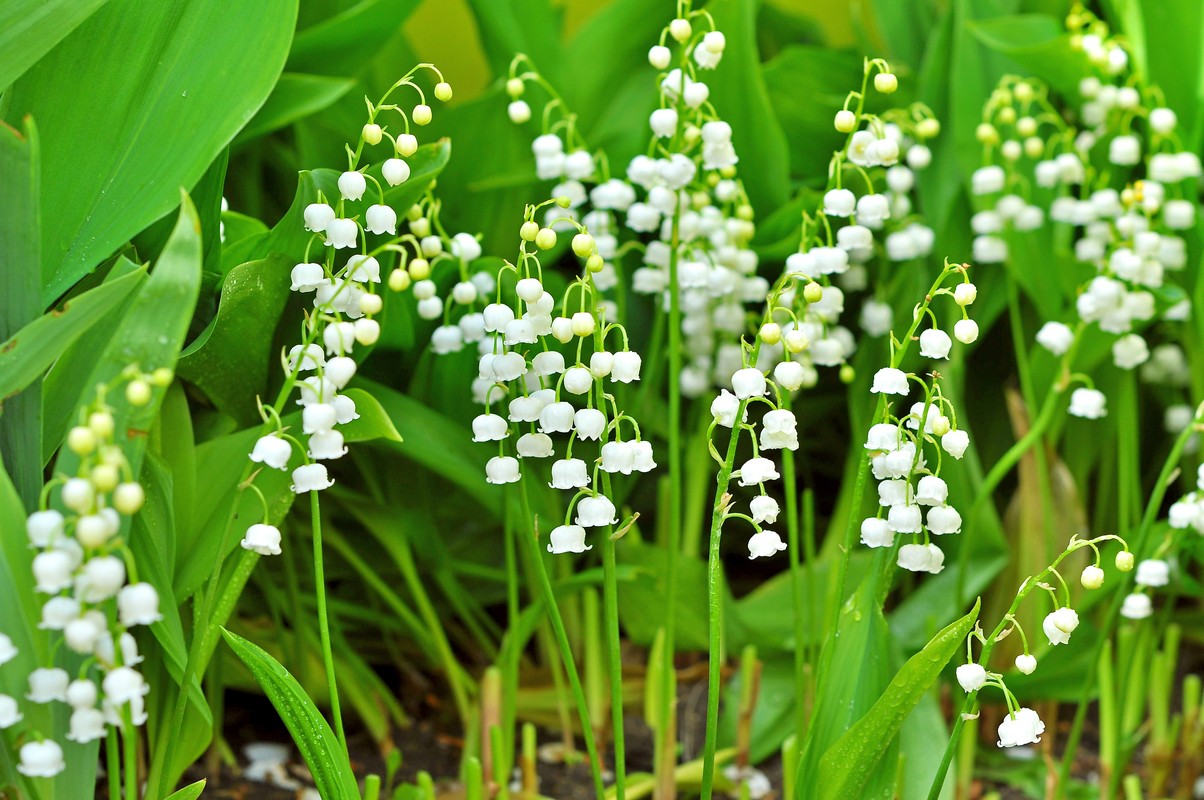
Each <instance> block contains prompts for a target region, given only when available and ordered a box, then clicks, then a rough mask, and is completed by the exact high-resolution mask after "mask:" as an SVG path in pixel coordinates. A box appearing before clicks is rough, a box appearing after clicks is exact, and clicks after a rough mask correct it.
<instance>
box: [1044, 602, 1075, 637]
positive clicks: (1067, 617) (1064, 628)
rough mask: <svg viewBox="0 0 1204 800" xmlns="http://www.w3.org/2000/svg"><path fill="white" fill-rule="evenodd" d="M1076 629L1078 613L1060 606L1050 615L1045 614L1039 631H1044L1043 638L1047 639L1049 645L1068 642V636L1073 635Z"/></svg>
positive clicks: (1067, 607)
mask: <svg viewBox="0 0 1204 800" xmlns="http://www.w3.org/2000/svg"><path fill="white" fill-rule="evenodd" d="M1077 627H1079V615H1078V612H1076V611H1075V610H1074V609H1073V608H1070V607H1069V606H1062V607H1061V608H1058V609H1055V610H1054V611H1053V612H1052V613H1049V614H1046V615H1045V619H1044V621H1042V623H1041V629H1042V630H1044V631H1045V636H1046V637H1047V638H1048V639H1049V643H1050V644H1066V643H1067V642H1069V641H1070V634H1072V633H1074V630H1075V628H1077Z"/></svg>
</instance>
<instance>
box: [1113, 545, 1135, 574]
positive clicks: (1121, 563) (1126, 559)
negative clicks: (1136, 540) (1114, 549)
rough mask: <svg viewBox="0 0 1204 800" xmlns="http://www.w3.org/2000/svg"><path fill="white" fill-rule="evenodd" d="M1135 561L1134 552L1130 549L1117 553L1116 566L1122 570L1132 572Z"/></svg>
mask: <svg viewBox="0 0 1204 800" xmlns="http://www.w3.org/2000/svg"><path fill="white" fill-rule="evenodd" d="M1133 563H1134V558H1133V554H1132V553H1130V552H1129V551H1128V550H1121V551H1120V552H1119V553H1117V554H1116V568H1117V569H1118V570H1120V571H1121V572H1131V571H1132V570H1133Z"/></svg>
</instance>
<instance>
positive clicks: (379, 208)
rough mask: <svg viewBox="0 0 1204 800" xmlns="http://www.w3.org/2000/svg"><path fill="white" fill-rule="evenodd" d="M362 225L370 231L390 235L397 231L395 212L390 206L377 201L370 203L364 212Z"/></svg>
mask: <svg viewBox="0 0 1204 800" xmlns="http://www.w3.org/2000/svg"><path fill="white" fill-rule="evenodd" d="M364 227H365V228H367V229H368V231H369V232H370V233H376V234H384V233H387V234H389V235H390V236H392V235H393V234H396V233H397V212H396V211H394V210H393V208H392V207H391V206H386V205H382V204H379V203H377V204H375V205H370V206H368V210H367V211H366V212H364Z"/></svg>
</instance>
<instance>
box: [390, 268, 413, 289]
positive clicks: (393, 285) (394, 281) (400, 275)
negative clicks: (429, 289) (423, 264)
mask: <svg viewBox="0 0 1204 800" xmlns="http://www.w3.org/2000/svg"><path fill="white" fill-rule="evenodd" d="M411 282H412V281H411V279H410V273H408V272H406V271H405V270H404V269H395V270H393V271H392V272H390V273H389V288H390V289H392V290H393V291H395V292H404V291H405V290H406V289H408V288H410V283H411Z"/></svg>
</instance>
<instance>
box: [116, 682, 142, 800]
mask: <svg viewBox="0 0 1204 800" xmlns="http://www.w3.org/2000/svg"><path fill="white" fill-rule="evenodd" d="M121 749H122V751H123V752H124V754H125V767H124V771H125V800H139V798H138V735H137V728H135V727H134V719H133V715H132V714H131V712H130V707H129V705H128V704H127V705H126V706H125V707H124V708H122V709H121ZM114 800H116V798H114Z"/></svg>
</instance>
